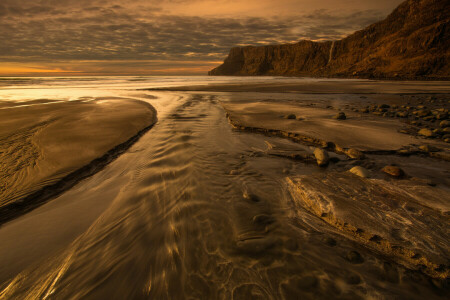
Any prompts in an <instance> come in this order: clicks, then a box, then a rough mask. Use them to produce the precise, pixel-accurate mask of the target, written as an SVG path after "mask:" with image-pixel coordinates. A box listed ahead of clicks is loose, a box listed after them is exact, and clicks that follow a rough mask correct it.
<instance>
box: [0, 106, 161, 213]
mask: <svg viewBox="0 0 450 300" xmlns="http://www.w3.org/2000/svg"><path fill="white" fill-rule="evenodd" d="M19 104H20V105H19ZM155 122H156V112H155V110H154V109H153V107H151V106H150V105H149V104H148V103H145V102H141V101H135V100H125V99H122V100H118V99H114V100H108V99H102V100H95V101H89V102H84V101H71V102H57V101H43V100H37V101H36V102H35V101H29V102H26V103H24V102H21V103H12V104H9V105H6V104H5V103H3V107H2V108H1V109H0V150H1V151H0V167H1V170H2V172H1V175H0V176H1V177H0V210H1V220H3V221H5V220H8V219H10V218H11V217H13V216H15V215H16V214H17V213H19V212H24V211H26V210H28V209H30V208H31V207H33V206H34V205H35V204H38V203H40V202H42V201H44V200H45V199H46V198H49V197H51V196H54V195H55V193H56V194H57V193H58V192H61V191H62V190H65V189H66V188H69V187H71V186H72V185H73V184H75V183H76V182H77V181H79V180H80V179H82V178H84V177H86V176H89V175H90V174H93V173H95V172H96V171H97V170H98V169H100V168H101V167H102V166H104V165H105V164H107V163H108V162H109V161H110V160H112V159H113V158H114V157H115V156H117V155H118V154H119V153H120V152H121V151H123V150H124V149H126V148H127V147H129V146H130V145H131V144H132V142H133V141H134V140H135V139H136V138H137V136H138V135H139V133H140V132H142V131H143V130H145V129H146V128H149V126H151V125H152V124H154V123H155Z"/></svg>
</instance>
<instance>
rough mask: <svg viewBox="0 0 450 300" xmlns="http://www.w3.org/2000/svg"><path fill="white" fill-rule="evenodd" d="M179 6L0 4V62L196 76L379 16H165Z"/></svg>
mask: <svg viewBox="0 0 450 300" xmlns="http://www.w3.org/2000/svg"><path fill="white" fill-rule="evenodd" d="M286 1H288V0H286ZM204 2H205V3H206V2H208V1H206V0H205V1H204ZM220 2H223V1H220ZM288 2H295V1H293V0H292V1H290V0H289V1H288ZM183 3H186V2H185V0H178V1H177V0H170V1H168V0H163V1H159V2H157V1H145V2H142V1H125V0H122V1H114V0H90V1H85V0H76V1H75V0H58V1H56V0H33V1H32V0H2V4H0V27H1V28H2V30H1V31H0V40H1V41H2V43H0V62H1V61H3V62H12V61H15V62H41V63H43V64H44V63H45V64H48V63H51V62H55V61H58V62H66V63H69V62H70V64H72V65H73V66H75V64H74V61H96V64H95V65H96V66H99V65H100V63H99V61H102V62H104V66H105V72H106V71H108V72H111V70H112V68H113V66H117V64H116V63H108V61H115V62H117V61H121V62H126V61H129V64H128V67H130V68H131V67H134V68H136V70H137V69H139V70H140V69H141V66H146V67H148V68H154V70H156V68H158V69H163V68H162V66H155V65H154V64H153V65H152V64H148V63H147V64H141V65H138V64H136V63H132V61H139V60H140V61H147V62H149V61H165V62H166V66H167V68H169V67H170V68H171V69H173V70H175V69H179V70H185V69H186V68H185V67H179V68H177V66H175V65H173V64H171V63H170V61H192V62H194V64H195V63H197V65H198V66H199V67H198V68H200V69H201V68H206V66H207V65H205V64H204V63H203V62H205V61H220V60H223V58H224V57H225V56H226V54H227V53H228V51H229V49H230V48H231V47H233V46H236V45H261V44H275V43H288V42H290V43H292V42H297V41H299V40H301V39H312V40H334V39H339V38H342V37H343V36H345V35H347V34H349V33H351V32H353V31H355V30H358V29H361V28H363V27H365V26H367V25H369V24H371V23H373V22H375V21H378V20H380V19H382V18H383V17H384V16H385V15H386V12H383V11H380V10H374V9H366V10H358V11H351V10H350V11H346V12H341V11H334V10H327V9H318V10H314V11H308V12H305V13H304V14H301V15H293V16H270V15H269V16H265V15H262V16H236V17H232V16H231V17H224V16H220V15H215V16H211V15H209V14H208V15H201V14H199V15H198V16H192V15H175V14H170V13H168V12H167V9H166V8H167V7H166V8H165V6H164V5H166V4H167V5H169V4H170V5H172V6H173V5H183ZM201 62H202V63H201ZM83 65H84V66H86V64H85V63H80V64H79V66H83ZM121 66H122V67H123V66H124V63H121ZM190 67H192V68H194V66H190ZM197 70H199V69H197Z"/></svg>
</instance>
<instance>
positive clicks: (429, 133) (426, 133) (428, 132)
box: [418, 128, 434, 137]
mask: <svg viewBox="0 0 450 300" xmlns="http://www.w3.org/2000/svg"><path fill="white" fill-rule="evenodd" d="M418 134H419V135H421V136H426V137H432V136H433V135H434V134H433V131H431V130H430V129H427V128H422V129H420V130H419V132H418Z"/></svg>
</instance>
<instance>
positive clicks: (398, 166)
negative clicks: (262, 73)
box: [0, 78, 450, 299]
mask: <svg viewBox="0 0 450 300" xmlns="http://www.w3.org/2000/svg"><path fill="white" fill-rule="evenodd" d="M48 80H56V82H57V83H58V80H57V79H48ZM102 80H103V79H95V80H94V79H92V83H91V85H89V84H88V83H89V81H87V82H88V83H87V82H86V81H83V83H82V88H80V87H79V83H78V82H77V81H76V80H74V81H73V82H69V83H65V84H67V86H58V87H57V88H54V87H49V86H52V85H51V84H42V85H38V86H37V87H34V86H31V87H33V88H34V89H30V87H28V86H27V87H24V88H22V87H16V86H14V88H11V89H3V90H0V97H3V99H4V100H3V101H1V104H0V105H1V106H0V114H1V118H0V120H1V122H2V125H3V124H4V125H5V126H1V127H0V128H1V132H0V135H1V137H2V139H1V142H0V146H1V154H0V163H1V164H2V170H6V171H7V172H3V175H2V176H3V177H4V178H5V180H2V184H3V185H4V188H3V189H2V190H1V193H2V194H1V195H2V198H1V199H2V203H3V204H2V207H1V208H0V211H2V215H1V216H2V217H5V216H6V217H5V218H6V219H5V222H3V224H1V225H0V241H2V243H1V246H0V298H5V299H36V298H45V297H50V298H51V297H53V298H55V299H70V298H76V299H79V298H87V299H100V298H102V299H103V298H108V299H114V298H115V297H116V296H117V295H119V294H120V297H121V298H127V299H149V298H150V299H186V298H201V299H296V297H298V296H299V295H300V296H301V297H302V298H305V299H317V298H321V299H327V298H342V299H368V298H376V299H378V298H379V299H390V298H407V299H423V298H424V297H426V298H427V299H445V297H446V295H447V294H448V291H449V286H448V278H449V270H450V269H449V264H448V257H449V254H450V253H449V249H450V244H449V243H450V242H449V241H450V239H449V233H450V226H449V225H450V224H449V219H448V216H449V211H450V204H449V203H450V196H449V195H450V180H449V178H450V177H449V172H450V171H449V170H450V162H449V160H448V157H449V151H450V147H449V145H450V143H449V141H448V136H447V134H448V133H447V131H448V129H446V128H448V127H449V126H448V123H446V121H447V122H448V110H449V101H450V98H449V95H450V89H449V88H448V86H447V85H446V84H445V83H439V82H394V81H392V82H381V81H380V82H379V81H366V80H348V81H345V80H331V79H324V80H318V79H296V80H294V79H288V78H258V79H257V80H255V81H253V82H249V83H243V82H240V83H239V81H242V79H240V78H230V79H229V81H228V82H226V79H223V81H224V82H220V83H217V82H213V81H210V80H209V79H208V78H194V79H192V86H189V85H187V86H186V80H187V79H185V78H182V79H180V80H179V81H176V80H177V79H176V78H174V79H172V83H171V85H172V86H164V85H161V84H159V83H157V84H156V83H154V82H153V81H152V80H154V79H153V78H148V79H142V78H140V80H139V81H136V80H135V78H129V79H127V78H125V79H124V78H120V79H116V80H117V83H111V82H112V79H111V78H108V79H104V80H105V81H102ZM202 80H203V84H200V83H201V82H202ZM221 80H222V79H221ZM30 94H32V95H36V94H38V96H39V97H35V100H36V101H25V102H23V101H22V100H21V99H24V98H29V97H30V96H29V95H30ZM58 95H71V97H72V98H70V99H69V100H70V101H69V100H67V99H61V98H58ZM73 98H75V99H73ZM156 115H157V116H158V119H156ZM150 127H151V128H150ZM429 132H431V134H429V135H428V133H429ZM425 133H426V134H425ZM99 158H100V162H99V160H98V159H99ZM85 166H88V168H87V170H86V169H84V167H85ZM80 169H81V170H83V171H82V172H79V170H80ZM85 171H86V172H85ZM70 174H75V175H76V176H75V177H73V178H72V177H70V176H69V175H70ZM67 176H69V179H70V180H67V178H68V177H67ZM58 182H69V183H70V184H69V185H61V186H58V185H57V183H58ZM55 184H56V191H57V193H55V194H51V193H50V194H49V196H48V197H46V198H45V197H44V198H38V199H41V200H42V199H45V200H43V201H36V202H34V201H27V199H31V198H27V197H28V196H27V195H33V194H34V193H35V192H36V191H39V190H42V189H43V188H44V190H45V186H49V187H51V189H50V191H53V189H54V188H55ZM31 200H33V199H31ZM11 203H12V204H14V205H13V206H12V207H19V209H18V210H16V211H14V213H6V214H5V213H4V212H5V211H7V210H6V209H5V207H8V206H9V205H11ZM15 203H20V204H15ZM9 207H11V206H9Z"/></svg>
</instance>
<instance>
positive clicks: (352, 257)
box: [347, 251, 364, 264]
mask: <svg viewBox="0 0 450 300" xmlns="http://www.w3.org/2000/svg"><path fill="white" fill-rule="evenodd" d="M347 260H348V261H349V262H351V263H352V264H361V263H363V262H364V259H363V258H362V256H361V254H359V252H357V251H350V252H349V253H347Z"/></svg>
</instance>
